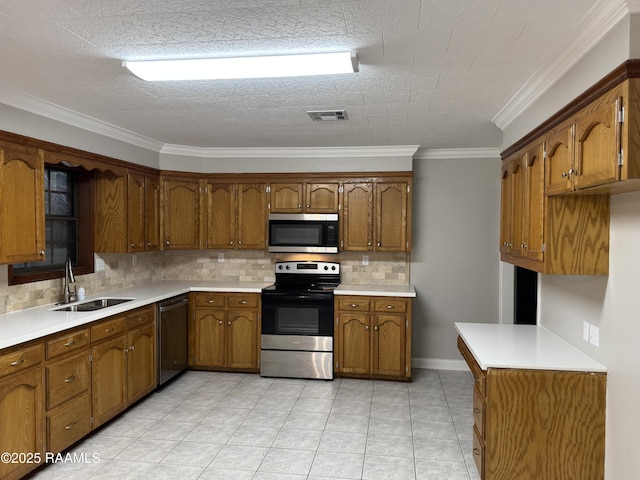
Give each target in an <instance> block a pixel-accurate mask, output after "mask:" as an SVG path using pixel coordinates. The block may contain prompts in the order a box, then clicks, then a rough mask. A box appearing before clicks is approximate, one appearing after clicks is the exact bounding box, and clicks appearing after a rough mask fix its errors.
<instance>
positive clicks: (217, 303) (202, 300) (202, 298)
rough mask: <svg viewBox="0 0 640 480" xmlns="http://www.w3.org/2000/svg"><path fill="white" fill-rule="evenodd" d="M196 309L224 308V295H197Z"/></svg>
mask: <svg viewBox="0 0 640 480" xmlns="http://www.w3.org/2000/svg"><path fill="white" fill-rule="evenodd" d="M195 297H196V300H195V303H196V307H224V295H221V294H220V293H197V294H196V296H195Z"/></svg>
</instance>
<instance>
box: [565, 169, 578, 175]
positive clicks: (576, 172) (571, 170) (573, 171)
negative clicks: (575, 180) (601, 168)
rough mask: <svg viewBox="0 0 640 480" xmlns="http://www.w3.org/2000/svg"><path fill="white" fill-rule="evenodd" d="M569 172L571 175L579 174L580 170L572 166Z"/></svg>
mask: <svg viewBox="0 0 640 480" xmlns="http://www.w3.org/2000/svg"><path fill="white" fill-rule="evenodd" d="M567 173H568V174H569V176H571V175H575V176H578V171H577V170H574V169H573V168H570V169H569V171H568V172H567Z"/></svg>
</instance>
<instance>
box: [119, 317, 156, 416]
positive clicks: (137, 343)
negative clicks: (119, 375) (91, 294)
mask: <svg viewBox="0 0 640 480" xmlns="http://www.w3.org/2000/svg"><path fill="white" fill-rule="evenodd" d="M126 351H127V400H128V403H129V404H131V403H134V402H136V401H137V400H139V399H140V398H142V397H144V396H145V395H146V394H147V393H149V392H151V391H152V390H153V389H154V388H155V387H156V329H155V323H154V322H152V323H149V324H147V325H145V326H143V327H139V328H136V329H134V330H131V331H130V332H129V333H127V347H126Z"/></svg>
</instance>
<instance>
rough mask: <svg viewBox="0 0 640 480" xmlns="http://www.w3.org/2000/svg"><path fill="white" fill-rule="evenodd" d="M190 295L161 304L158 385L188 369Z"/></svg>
mask: <svg viewBox="0 0 640 480" xmlns="http://www.w3.org/2000/svg"><path fill="white" fill-rule="evenodd" d="M188 298H189V297H188V295H187V294H184V295H178V296H176V297H171V298H168V299H166V300H163V301H161V302H160V303H159V306H158V310H159V312H158V313H159V315H158V316H159V318H160V322H159V324H158V348H157V351H158V385H162V384H163V383H165V382H167V381H169V380H171V379H172V378H173V377H175V376H176V375H177V374H179V373H180V372H182V371H183V370H186V368H187V342H188V339H187V323H188V319H189V300H188Z"/></svg>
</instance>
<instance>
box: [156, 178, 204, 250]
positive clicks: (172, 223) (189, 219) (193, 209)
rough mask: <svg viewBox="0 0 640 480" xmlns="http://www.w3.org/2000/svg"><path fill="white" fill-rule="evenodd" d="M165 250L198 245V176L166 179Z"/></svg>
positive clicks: (189, 247)
mask: <svg viewBox="0 0 640 480" xmlns="http://www.w3.org/2000/svg"><path fill="white" fill-rule="evenodd" d="M164 248H165V250H181V249H183V250H184V249H198V248H200V185H199V182H198V180H188V179H185V180H176V179H165V183H164Z"/></svg>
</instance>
